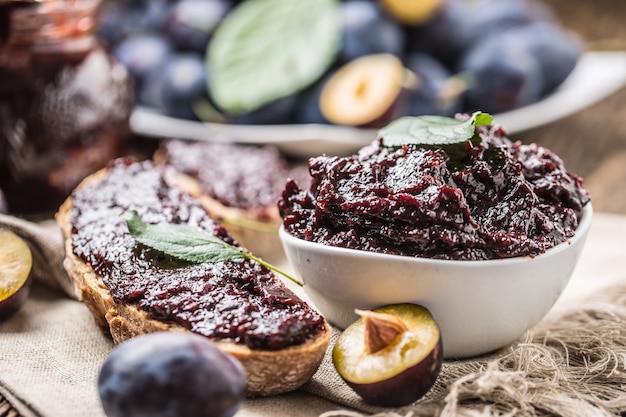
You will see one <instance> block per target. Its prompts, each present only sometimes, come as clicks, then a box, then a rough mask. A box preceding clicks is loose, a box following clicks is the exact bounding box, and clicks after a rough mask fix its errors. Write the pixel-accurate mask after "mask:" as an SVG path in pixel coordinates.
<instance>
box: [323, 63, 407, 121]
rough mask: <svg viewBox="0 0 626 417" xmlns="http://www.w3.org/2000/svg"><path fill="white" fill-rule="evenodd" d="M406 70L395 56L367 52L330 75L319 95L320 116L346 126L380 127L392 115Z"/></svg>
mask: <svg viewBox="0 0 626 417" xmlns="http://www.w3.org/2000/svg"><path fill="white" fill-rule="evenodd" d="M407 74H408V72H407V71H406V70H405V68H404V65H403V64H402V62H401V61H400V59H398V58H397V57H396V56H394V55H391V54H374V55H366V56H363V57H360V58H357V59H355V60H352V61H350V62H348V63H347V64H345V65H343V66H342V67H340V68H339V69H338V70H337V71H336V72H335V73H333V74H331V75H330V77H329V79H328V81H327V82H326V84H325V85H324V87H323V89H322V93H321V95H320V110H321V112H322V115H323V116H324V117H325V118H326V119H327V120H329V121H330V122H332V123H335V124H338V125H346V126H359V127H381V126H384V125H386V124H387V123H389V122H390V121H391V120H393V119H394V118H395V113H394V110H395V108H396V107H397V106H398V104H399V102H398V101H399V99H400V97H401V93H402V91H403V89H404V87H405V85H406V82H407V80H406V76H407Z"/></svg>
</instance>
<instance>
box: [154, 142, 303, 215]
mask: <svg viewBox="0 0 626 417" xmlns="http://www.w3.org/2000/svg"><path fill="white" fill-rule="evenodd" d="M161 150H162V151H163V154H164V156H165V160H166V162H167V164H168V165H171V166H173V167H174V168H176V170H177V171H179V172H182V173H184V174H186V175H189V176H190V177H192V178H195V179H197V180H198V181H199V182H200V185H201V187H202V191H203V193H204V194H205V195H208V196H210V197H212V198H214V199H215V200H217V201H219V202H220V203H222V204H224V205H225V206H227V207H234V208H239V209H244V210H257V209H262V208H264V207H271V208H272V209H273V210H275V209H276V204H277V202H278V200H279V199H280V195H281V192H282V190H283V187H284V185H285V182H287V180H288V179H290V178H299V179H300V180H305V179H306V172H305V171H304V170H303V169H300V170H298V168H296V167H292V166H290V165H289V163H288V162H287V160H286V159H285V158H284V157H283V156H282V155H281V154H280V152H278V150H277V149H276V148H273V147H269V146H266V147H257V146H249V145H241V144H233V143H215V142H198V141H195V142H190V141H182V140H170V141H165V142H163V143H162V146H161Z"/></svg>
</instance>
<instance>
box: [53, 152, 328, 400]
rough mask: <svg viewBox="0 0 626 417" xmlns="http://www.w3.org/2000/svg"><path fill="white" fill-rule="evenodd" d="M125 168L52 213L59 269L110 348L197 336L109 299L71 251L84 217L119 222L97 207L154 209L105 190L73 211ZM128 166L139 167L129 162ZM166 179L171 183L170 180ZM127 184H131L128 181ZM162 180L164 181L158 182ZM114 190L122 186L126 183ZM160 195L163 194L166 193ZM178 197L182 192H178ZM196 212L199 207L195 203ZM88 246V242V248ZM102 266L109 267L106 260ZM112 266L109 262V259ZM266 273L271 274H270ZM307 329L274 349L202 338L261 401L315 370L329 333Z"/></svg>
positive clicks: (279, 288) (102, 282)
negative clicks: (159, 334) (60, 238)
mask: <svg viewBox="0 0 626 417" xmlns="http://www.w3.org/2000/svg"><path fill="white" fill-rule="evenodd" d="M128 164H129V163H128V162H125V163H124V164H121V163H119V161H118V163H117V164H115V163H112V164H110V166H109V167H107V168H105V169H103V170H101V171H98V172H97V173H95V174H93V175H91V176H90V177H87V178H86V179H85V180H84V181H83V182H82V183H81V184H80V185H79V186H78V187H77V189H76V190H75V191H74V193H73V194H72V195H71V196H70V197H69V198H68V199H67V200H66V201H65V202H64V203H63V205H62V206H61V207H60V209H59V211H58V212H57V214H56V220H57V222H58V224H59V226H60V228H61V230H62V232H63V235H64V238H65V250H66V254H65V262H64V266H65V268H66V270H67V272H68V274H69V276H70V277H71V279H72V280H73V282H74V287H75V290H76V292H77V295H78V297H79V298H80V299H81V300H82V301H83V302H84V303H85V304H86V305H87V307H88V308H89V310H90V311H91V313H92V314H93V316H94V318H95V321H96V323H97V324H98V325H99V326H100V327H101V328H102V329H103V330H105V331H108V332H110V333H111V336H112V337H113V340H114V342H115V343H121V342H123V341H124V340H127V339H129V338H132V337H134V336H138V335H141V334H145V333H150V332H155V331H175V332H187V331H196V332H197V330H196V329H190V328H189V326H188V325H185V323H184V320H182V321H181V320H178V319H177V318H176V317H174V318H167V317H166V318H157V317H155V314H153V313H151V312H150V311H149V310H150V309H146V308H141V306H140V302H141V300H137V301H132V302H129V301H125V300H120V299H119V298H120V296H119V295H117V297H116V296H114V294H113V292H112V291H111V288H110V287H111V285H107V280H106V279H105V277H104V276H103V275H102V274H99V273H97V272H96V270H95V269H94V268H93V267H92V265H91V264H90V263H88V262H86V261H85V256H84V253H83V252H85V251H88V250H89V249H88V248H87V249H85V250H84V251H83V252H81V253H83V256H78V255H77V254H76V253H77V251H76V250H75V248H76V245H75V242H74V240H75V239H76V233H75V232H76V228H77V227H80V225H81V224H83V223H84V222H85V221H88V220H89V219H87V217H89V216H92V217H91V218H97V219H98V220H97V221H98V222H99V223H102V222H104V224H106V223H107V222H111V223H115V222H117V221H119V219H117V218H115V216H113V215H112V214H111V213H114V212H115V211H114V210H113V211H111V212H109V211H107V210H108V209H102V207H109V206H110V207H114V208H115V204H116V202H115V200H123V201H124V204H125V205H127V207H123V208H121V210H125V209H136V210H138V211H139V212H140V213H141V212H145V210H148V211H150V210H154V205H155V203H154V201H153V200H152V201H150V199H149V198H148V199H147V200H146V195H145V194H143V195H137V197H136V198H135V197H134V193H133V190H130V191H128V190H127V191H126V192H125V193H123V195H122V197H120V196H119V195H117V193H114V192H110V191H111V189H110V188H108V189H107V188H105V190H106V191H103V192H102V193H101V194H102V195H99V196H98V204H97V206H94V207H93V208H94V212H93V213H89V212H85V207H84V206H83V207H81V210H80V211H79V210H75V209H74V208H75V205H76V201H77V200H76V199H77V198H79V197H80V196H81V193H83V192H84V190H88V189H91V190H98V192H100V191H99V190H100V189H101V188H100V187H102V184H103V182H104V181H106V180H107V178H108V177H109V176H110V174H111V170H113V169H117V170H119V169H124V168H123V167H120V165H128ZM134 164H139V163H137V162H135V163H134ZM129 166H133V169H134V170H135V172H136V170H137V169H138V168H137V166H136V165H132V164H130V165H129ZM141 169H147V170H149V169H156V168H155V167H153V166H152V165H151V164H149V165H148V163H147V162H146V163H143V165H142V167H141ZM141 169H140V170H141ZM129 175H131V176H132V175H133V174H132V173H130V172H129ZM172 178H176V175H174V176H173V177H172ZM137 180H138V181H142V180H141V178H140V177H138V178H137ZM129 181H130V182H132V181H131V180H129ZM164 181H166V180H165V179H164ZM166 182H168V186H169V185H170V184H179V182H177V181H175V180H174V181H172V180H167V181H166ZM120 185H124V186H126V187H128V183H125V184H120ZM136 186H137V187H138V188H137V190H141V189H142V188H141V187H144V184H137V185H136ZM109 187H110V186H109ZM145 187H149V185H145ZM172 187H176V185H172ZM165 190H166V191H167V188H166V189H165ZM120 191H121V190H120ZM91 192H93V191H91ZM184 194H187V193H186V192H184ZM187 195H188V194H187ZM108 196H110V199H109V197H108ZM148 197H152V195H148ZM133 199H134V200H133ZM142 200H143V201H142ZM107 204H108V206H107ZM198 207H200V208H201V206H200V205H199V204H198ZM87 208H88V207H87ZM96 210H98V213H97V214H95V211H96ZM102 210H104V211H102ZM101 211H102V212H101ZM152 215H154V213H152ZM107 227H108V226H107ZM112 227H115V226H112ZM121 238H124V236H121ZM91 244H92V243H91V242H90V243H89V245H91ZM89 245H87V246H89ZM133 250H135V249H133ZM79 252H80V251H79ZM108 262H111V260H109V261H108ZM113 262H115V261H114V260H113ZM226 262H229V261H226ZM107 267H111V268H114V267H115V265H113V266H110V265H107ZM187 267H189V266H187ZM100 268H102V266H100ZM96 269H98V268H96ZM255 270H256V269H255ZM98 271H102V269H98ZM161 272H162V271H161ZM167 273H169V270H167ZM174 273H176V271H174ZM263 273H264V274H267V273H268V271H264V272H263ZM269 273H270V274H271V272H269ZM274 278H276V277H274ZM162 279H167V278H162ZM225 279H226V280H228V279H229V278H228V277H226V278H225ZM110 282H111V281H110ZM227 282H228V285H238V284H237V280H236V279H232V282H230V281H227ZM259 282H261V281H259ZM262 282H269V285H271V286H272V288H269V289H268V292H269V293H276V294H280V296H281V297H291V299H290V301H289V302H290V303H291V300H293V303H295V304H296V305H298V306H303V307H302V308H310V307H309V306H308V305H306V303H305V302H304V301H302V300H301V299H300V298H298V296H297V295H295V294H294V293H293V292H291V291H290V290H289V289H287V288H286V287H285V285H284V284H283V283H282V281H280V280H279V279H278V278H276V280H273V279H270V280H269V281H262ZM244 296H245V295H244ZM192 301H194V300H192ZM255 302H256V301H255ZM222 307H223V306H220V305H219V304H218V305H217V307H216V309H214V310H213V311H212V312H211V314H220V313H218V312H217V310H220V309H221V308H222ZM270 308H271V307H270ZM313 311H314V310H313ZM227 313H228V312H227V311H226V310H225V312H224V313H223V314H227ZM279 313H280V312H279ZM286 314H288V313H286ZM307 314H308V313H307ZM314 314H317V312H314ZM320 317H321V316H320ZM322 320H323V319H322ZM226 321H227V320H226ZM309 330H310V333H309V334H308V336H307V337H306V338H305V340H302V341H301V342H299V343H294V344H289V345H287V346H284V347H280V348H278V349H276V348H271V349H269V348H256V347H254V346H253V347H249V346H247V345H246V344H245V343H241V342H240V341H237V340H234V339H232V338H227V337H222V336H212V335H206V334H205V336H207V337H210V338H211V339H212V340H213V341H214V342H215V343H217V344H218V346H219V347H220V348H221V349H222V350H224V351H225V352H228V353H230V354H232V355H234V356H235V357H236V358H237V359H239V360H240V361H241V363H242V364H243V366H244V368H245V369H246V372H247V375H248V386H247V394H248V396H267V395H273V394H279V393H284V392H288V391H292V390H294V389H296V388H298V387H299V386H301V385H302V384H303V383H305V382H306V381H307V380H309V379H310V378H311V376H312V375H313V373H315V371H316V370H317V368H318V366H319V364H320V362H321V360H322V358H323V356H324V353H325V351H326V349H327V347H328V343H329V340H330V334H331V331H330V327H329V325H328V324H327V323H326V322H325V321H323V322H322V323H321V325H320V324H319V323H318V324H317V325H316V328H315V329H309ZM244 336H245V335H244ZM244 336H242V338H244Z"/></svg>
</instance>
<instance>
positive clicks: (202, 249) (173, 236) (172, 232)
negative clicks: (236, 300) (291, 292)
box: [121, 210, 302, 286]
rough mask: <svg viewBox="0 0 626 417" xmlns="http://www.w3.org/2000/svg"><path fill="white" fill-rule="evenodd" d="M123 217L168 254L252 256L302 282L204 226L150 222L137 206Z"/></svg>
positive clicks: (133, 231) (202, 258)
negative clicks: (140, 214)
mask: <svg viewBox="0 0 626 417" xmlns="http://www.w3.org/2000/svg"><path fill="white" fill-rule="evenodd" d="M121 217H122V219H124V220H125V221H126V225H127V226H128V231H129V232H130V235H131V236H132V237H133V238H134V239H135V240H136V241H137V242H139V243H141V244H143V245H145V246H148V247H150V248H152V249H155V250H157V251H159V252H162V253H164V254H166V255H169V256H172V257H174V258H177V259H181V260H184V261H187V262H192V263H205V262H208V263H216V262H224V261H232V260H236V259H244V258H248V259H251V260H253V261H255V262H257V263H259V264H261V265H262V266H264V267H266V268H268V269H270V270H272V271H274V272H276V273H278V274H280V275H282V276H284V277H285V278H287V279H289V280H290V281H292V282H294V283H295V284H297V285H300V286H302V283H301V282H300V281H298V280H297V279H296V278H294V277H292V276H291V275H289V274H287V273H286V272H284V271H282V270H280V269H279V268H277V267H275V266H273V265H271V264H269V263H267V262H265V261H264V260H262V259H261V258H258V257H256V256H254V255H252V254H251V253H249V252H244V251H242V250H241V249H239V248H237V247H235V246H232V245H229V244H228V243H226V242H224V241H223V240H221V239H219V238H217V237H215V236H213V235H212V234H210V233H208V232H206V231H204V230H202V229H200V228H197V227H193V226H189V225H185V224H172V223H159V224H146V223H144V222H143V221H142V220H141V219H140V218H139V215H138V214H137V212H136V211H135V210H129V211H125V212H123V213H122V214H121Z"/></svg>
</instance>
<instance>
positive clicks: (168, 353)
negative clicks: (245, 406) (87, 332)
mask: <svg viewBox="0 0 626 417" xmlns="http://www.w3.org/2000/svg"><path fill="white" fill-rule="evenodd" d="M245 388H246V374H245V371H244V369H243V366H242V365H241V364H240V363H239V361H237V360H236V359H235V358H234V357H233V356H232V355H229V354H227V353H225V352H222V351H221V350H220V349H219V348H218V347H217V345H216V344H215V343H213V342H211V341H210V340H209V339H206V338H204V337H202V336H199V335H196V334H193V333H178V332H157V333H150V334H147V335H142V336H137V337H134V338H132V339H130V340H127V341H126V342H124V343H122V344H120V345H118V346H117V347H116V348H115V349H114V350H113V351H112V352H111V353H110V354H109V356H108V357H107V358H106V360H105V361H104V363H103V364H102V367H101V369H100V373H99V375H98V393H99V395H100V399H101V403H102V407H103V409H104V411H105V414H106V415H107V416H108V417H143V416H145V417H147V416H151V417H231V416H233V415H234V414H235V413H236V412H237V410H238V409H239V408H240V406H241V403H242V401H243V398H244V395H245Z"/></svg>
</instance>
